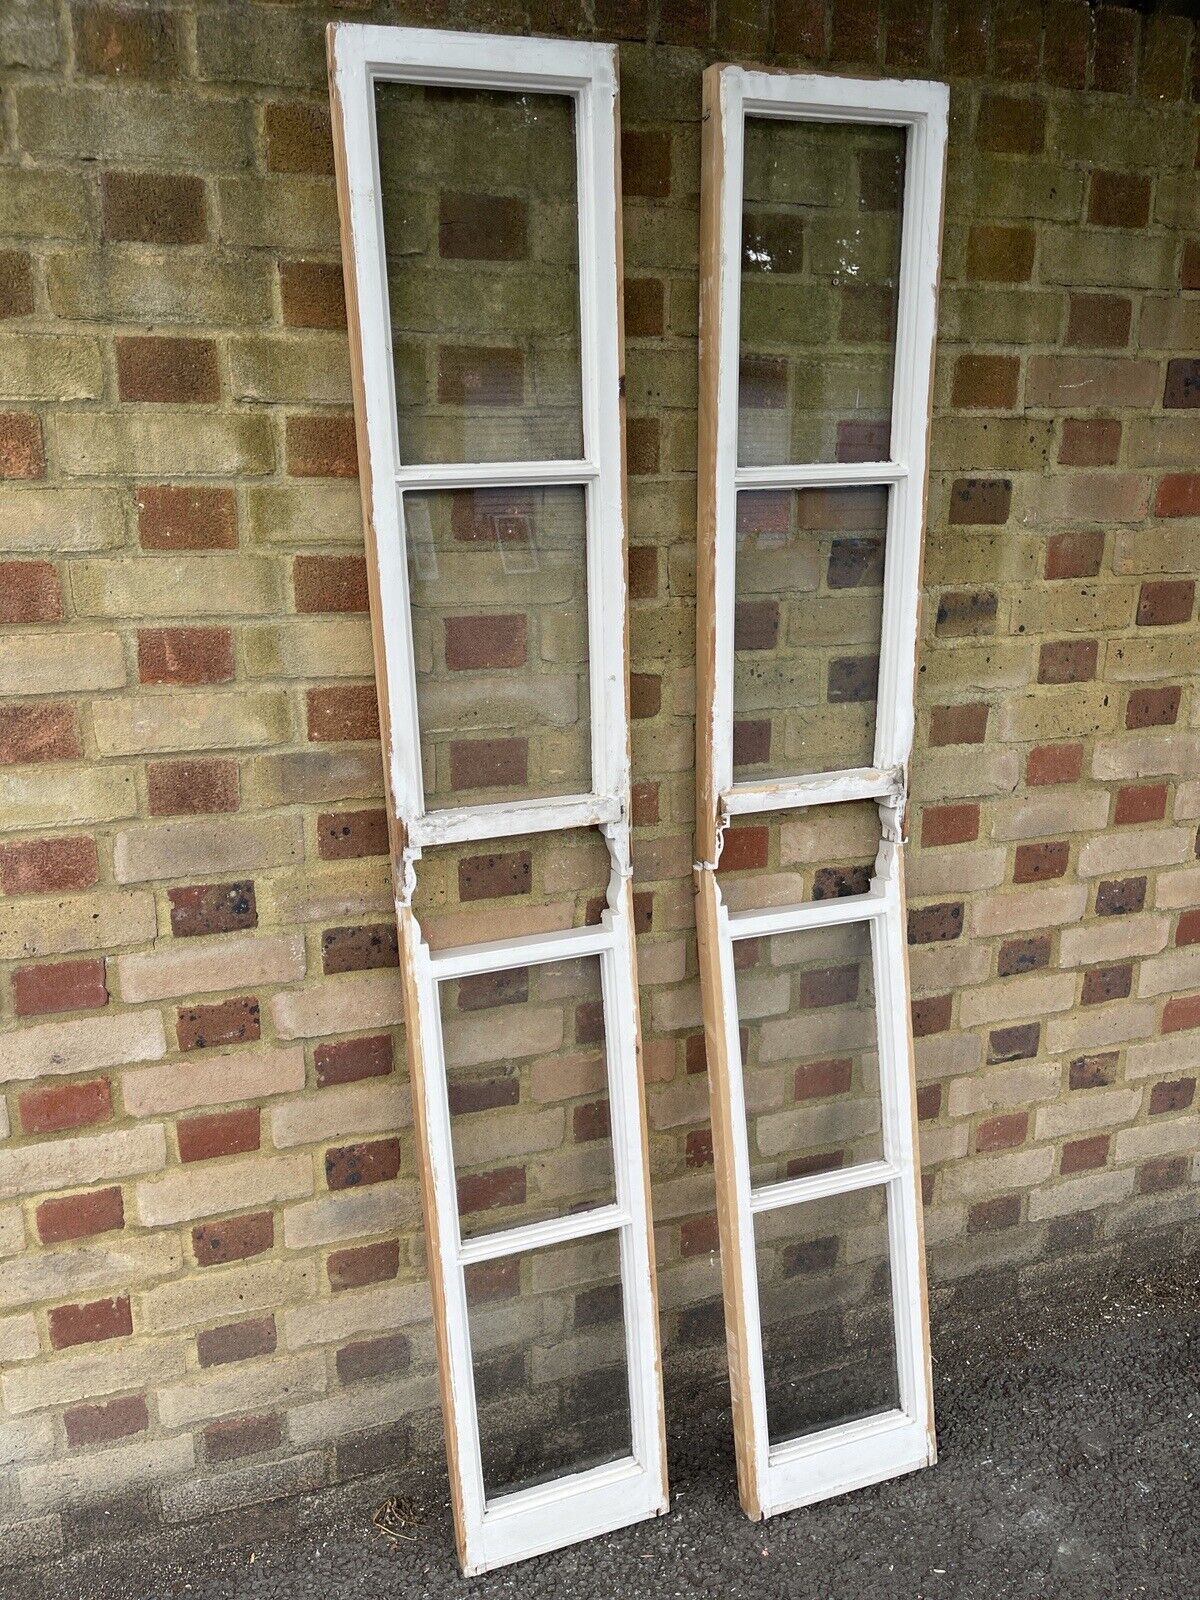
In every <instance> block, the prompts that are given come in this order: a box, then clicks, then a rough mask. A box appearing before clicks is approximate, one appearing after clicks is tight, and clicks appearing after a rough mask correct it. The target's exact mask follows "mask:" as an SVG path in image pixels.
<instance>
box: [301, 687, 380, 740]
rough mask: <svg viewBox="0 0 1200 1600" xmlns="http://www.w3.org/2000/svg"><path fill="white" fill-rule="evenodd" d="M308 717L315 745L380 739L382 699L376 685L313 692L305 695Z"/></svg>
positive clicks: (309, 729)
mask: <svg viewBox="0 0 1200 1600" xmlns="http://www.w3.org/2000/svg"><path fill="white" fill-rule="evenodd" d="M305 715H306V718H307V731H308V738H309V741H310V742H311V743H313V744H330V743H336V742H338V741H340V740H343V739H346V740H349V739H372V740H377V739H378V738H379V699H378V697H377V695H376V693H375V685H374V684H373V683H351V684H339V685H334V686H330V687H329V688H325V689H310V690H309V691H308V693H307V695H306V696H305Z"/></svg>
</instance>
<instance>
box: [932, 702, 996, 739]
mask: <svg viewBox="0 0 1200 1600" xmlns="http://www.w3.org/2000/svg"><path fill="white" fill-rule="evenodd" d="M988 709H989V708H988V707H987V706H986V705H983V704H977V705H967V706H934V707H933V709H932V710H931V711H930V713H929V743H930V745H947V744H982V743H983V741H984V739H985V738H986V737H987V723H988Z"/></svg>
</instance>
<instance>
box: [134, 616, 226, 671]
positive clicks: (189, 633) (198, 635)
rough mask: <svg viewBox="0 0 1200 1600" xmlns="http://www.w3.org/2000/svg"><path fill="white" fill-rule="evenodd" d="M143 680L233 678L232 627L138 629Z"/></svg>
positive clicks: (138, 651)
mask: <svg viewBox="0 0 1200 1600" xmlns="http://www.w3.org/2000/svg"><path fill="white" fill-rule="evenodd" d="M137 656H138V681H139V682H141V683H172V684H194V683H228V682H229V681H230V679H231V678H232V677H233V630H232V628H139V629H138V635H137Z"/></svg>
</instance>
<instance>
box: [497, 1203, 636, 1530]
mask: <svg viewBox="0 0 1200 1600" xmlns="http://www.w3.org/2000/svg"><path fill="white" fill-rule="evenodd" d="M466 1280H467V1320H468V1324H469V1328H470V1334H471V1358H472V1363H473V1366H474V1373H475V1399H476V1403H477V1405H478V1408H479V1444H480V1453H481V1455H482V1457H483V1487H484V1494H485V1496H486V1497H487V1498H488V1499H491V1498H492V1497H493V1496H495V1495H498V1494H504V1493H508V1492H512V1491H515V1490H517V1489H527V1488H530V1487H531V1486H532V1485H533V1484H535V1483H544V1482H546V1481H547V1480H549V1479H551V1478H559V1477H563V1476H565V1475H566V1474H568V1473H573V1472H584V1471H586V1470H587V1469H588V1468H590V1467H599V1466H602V1465H604V1463H605V1462H608V1461H619V1460H622V1459H623V1458H624V1457H626V1456H629V1455H632V1453H633V1438H632V1426H631V1421H630V1410H629V1376H628V1367H627V1363H626V1358H625V1307H624V1299H623V1295H622V1290H621V1260H620V1247H619V1243H618V1236H617V1235H616V1234H615V1233H606V1234H601V1235H600V1236H599V1237H598V1238H595V1239H579V1240H575V1241H572V1242H570V1243H568V1244H558V1245H550V1246H548V1247H547V1248H546V1249H544V1250H531V1251H528V1252H526V1253H525V1254H523V1255H517V1256H505V1257H503V1258H501V1259H500V1260H498V1261H488V1262H484V1263H481V1264H479V1265H477V1266H471V1267H468V1268H467V1270H466Z"/></svg>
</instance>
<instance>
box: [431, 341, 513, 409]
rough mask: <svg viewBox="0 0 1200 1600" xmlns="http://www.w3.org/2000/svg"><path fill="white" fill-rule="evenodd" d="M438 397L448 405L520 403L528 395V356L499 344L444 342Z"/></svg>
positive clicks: (440, 362)
mask: <svg viewBox="0 0 1200 1600" xmlns="http://www.w3.org/2000/svg"><path fill="white" fill-rule="evenodd" d="M437 397H438V403H439V405H444V406H466V407H475V406H519V405H520V404H521V403H522V401H523V400H524V398H525V358H524V356H523V355H522V354H521V352H520V350H511V349H503V348H501V347H499V346H496V345H475V344H469V345H468V344H458V345H453V344H451V345H443V346H442V347H441V349H440V350H439V351H438V379H437Z"/></svg>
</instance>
